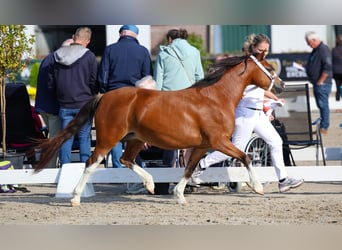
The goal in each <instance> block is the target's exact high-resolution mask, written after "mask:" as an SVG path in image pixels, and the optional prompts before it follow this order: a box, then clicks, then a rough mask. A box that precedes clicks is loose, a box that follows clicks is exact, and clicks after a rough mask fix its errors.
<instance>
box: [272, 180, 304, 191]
mask: <svg viewBox="0 0 342 250" xmlns="http://www.w3.org/2000/svg"><path fill="white" fill-rule="evenodd" d="M303 183H304V180H303V179H300V180H297V179H294V178H290V177H287V178H286V179H285V180H284V181H282V182H279V184H278V187H279V192H280V193H284V192H286V191H289V190H290V189H291V188H296V187H299V186H300V185H302V184H303Z"/></svg>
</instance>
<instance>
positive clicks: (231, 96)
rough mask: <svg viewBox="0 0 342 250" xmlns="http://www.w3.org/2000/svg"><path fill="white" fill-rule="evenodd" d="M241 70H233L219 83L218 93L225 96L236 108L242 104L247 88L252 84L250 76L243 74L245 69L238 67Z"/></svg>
mask: <svg viewBox="0 0 342 250" xmlns="http://www.w3.org/2000/svg"><path fill="white" fill-rule="evenodd" d="M238 68H239V69H238V70H236V69H233V70H230V71H228V72H227V73H226V74H225V75H224V76H223V77H222V78H221V80H220V81H219V82H218V84H217V87H218V92H219V93H220V95H223V96H224V97H225V99H226V100H227V98H228V100H229V101H230V102H231V103H232V104H233V105H234V106H235V107H236V106H237V105H238V103H239V102H240V100H241V98H242V96H243V92H244V91H245V88H246V87H247V85H249V83H250V81H251V80H250V76H249V74H248V73H247V71H246V72H244V73H243V74H241V72H243V70H244V68H242V67H238Z"/></svg>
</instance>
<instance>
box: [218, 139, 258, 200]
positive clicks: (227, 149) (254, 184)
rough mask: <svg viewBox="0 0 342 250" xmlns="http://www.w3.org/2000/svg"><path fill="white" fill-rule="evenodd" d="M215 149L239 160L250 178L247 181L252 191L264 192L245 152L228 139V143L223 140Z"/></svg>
mask: <svg viewBox="0 0 342 250" xmlns="http://www.w3.org/2000/svg"><path fill="white" fill-rule="evenodd" d="M215 149H216V150H219V151H221V152H223V153H224V154H226V155H229V156H232V157H233V158H235V159H238V160H240V161H241V162H242V163H243V164H244V165H245V167H246V168H247V171H248V174H249V179H250V183H249V184H250V188H252V189H253V191H254V192H256V193H257V194H261V195H263V194H264V190H263V186H262V185H261V183H260V181H259V180H258V177H257V175H256V173H255V170H254V168H253V166H252V162H251V160H250V159H249V156H248V155H247V154H246V153H244V152H242V151H241V150H240V149H238V148H237V147H236V146H235V145H234V144H233V143H232V142H231V141H228V143H227V142H225V144H224V145H223V146H222V147H221V148H215Z"/></svg>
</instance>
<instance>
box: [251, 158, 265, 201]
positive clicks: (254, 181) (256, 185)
mask: <svg viewBox="0 0 342 250" xmlns="http://www.w3.org/2000/svg"><path fill="white" fill-rule="evenodd" d="M248 174H249V179H250V185H251V188H252V189H253V190H254V192H256V193H257V194H261V195H263V194H264V188H263V186H262V185H261V182H260V181H259V179H258V177H257V175H256V173H255V171H254V168H253V166H252V163H250V164H249V168H248Z"/></svg>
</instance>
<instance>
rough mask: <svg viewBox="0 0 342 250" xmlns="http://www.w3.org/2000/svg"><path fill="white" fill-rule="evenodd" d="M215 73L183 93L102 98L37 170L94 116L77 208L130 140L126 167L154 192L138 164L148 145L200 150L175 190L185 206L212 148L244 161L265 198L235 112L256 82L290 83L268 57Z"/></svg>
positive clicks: (234, 62) (129, 92) (228, 63)
mask: <svg viewBox="0 0 342 250" xmlns="http://www.w3.org/2000/svg"><path fill="white" fill-rule="evenodd" d="M213 69H214V70H213V72H212V73H210V74H209V75H207V76H206V77H205V78H204V79H203V80H200V81H198V82H197V83H195V84H194V85H193V86H191V87H189V88H187V89H183V90H178V91H157V90H151V89H142V88H135V87H132V88H130V87H125V88H120V89H117V90H113V91H109V92H107V93H106V94H100V95H97V96H96V97H94V99H93V100H91V101H89V102H88V103H87V104H85V105H84V107H82V109H81V110H80V112H79V113H78V115H77V116H76V117H75V118H74V120H72V121H71V122H70V124H69V125H68V126H67V127H66V128H65V129H64V130H62V131H61V132H60V133H59V134H57V135H56V136H55V137H53V138H50V139H48V140H46V141H43V142H41V143H40V144H39V145H37V147H36V149H38V150H40V151H41V159H40V161H39V162H37V164H34V165H33V168H34V169H35V171H39V170H41V169H43V168H44V167H46V165H47V163H48V162H49V161H50V159H51V157H52V156H53V155H54V153H55V152H56V151H57V150H58V149H59V148H60V147H61V145H62V144H63V143H64V142H65V141H66V140H67V139H68V138H70V137H71V136H73V135H74V134H75V133H76V132H77V131H78V130H79V129H80V128H81V127H82V125H83V124H84V123H85V122H86V121H87V120H89V119H92V118H93V117H94V119H95V129H96V147H95V150H94V152H93V153H92V155H91V156H90V158H89V159H88V161H87V162H86V168H85V170H84V173H83V175H82V177H81V179H80V181H79V183H78V185H77V186H76V188H75V190H74V197H73V198H72V199H71V205H72V206H79V205H80V202H81V199H80V196H81V194H82V191H83V189H84V187H85V184H86V183H87V181H88V179H89V176H90V175H91V173H92V172H93V171H94V170H95V169H96V167H97V166H99V164H100V163H101V161H102V160H103V159H104V157H105V156H106V154H107V153H108V152H109V151H110V149H111V148H112V147H113V146H115V145H116V144H117V143H118V142H119V141H120V140H122V139H124V140H126V141H127V146H126V148H125V151H124V153H123V155H122V158H121V162H122V164H124V165H126V166H127V167H129V168H130V169H132V170H133V171H134V172H136V173H137V174H138V175H139V176H140V178H141V179H142V181H143V183H144V186H145V188H146V189H147V191H149V192H150V193H152V194H153V193H154V182H153V178H152V176H151V175H150V174H149V173H148V172H146V171H145V170H144V169H143V168H141V167H140V166H138V165H137V164H136V163H135V157H136V156H137V154H138V153H139V152H140V151H141V150H142V148H143V145H144V143H145V142H147V143H148V144H150V145H154V146H157V147H159V148H164V149H179V148H194V150H193V152H192V155H191V157H190V159H189V162H188V166H187V167H186V168H185V172H184V176H183V177H182V179H181V180H180V181H179V183H178V184H177V185H176V187H175V189H174V195H175V196H176V198H177V201H178V203H180V204H184V203H186V200H185V198H184V189H185V186H186V184H187V181H188V179H189V178H190V177H191V175H192V173H193V171H194V169H195V167H196V165H197V163H198V162H199V160H200V159H201V158H202V157H203V156H204V155H205V153H206V152H208V150H209V149H213V150H218V151H221V152H223V153H224V154H227V155H229V156H232V157H233V158H235V159H238V160H240V161H241V162H242V163H243V164H244V166H245V167H246V168H247V170H248V173H249V176H250V185H251V188H252V189H253V190H254V191H255V192H256V193H259V194H263V187H262V185H261V184H260V182H259V181H258V179H257V177H256V174H255V172H254V170H253V167H252V165H251V161H250V159H249V157H248V156H247V155H246V154H245V153H244V152H242V151H241V150H239V149H238V148H237V147H235V146H234V145H233V144H232V142H231V140H230V139H231V136H232V133H233V130H234V123H235V119H234V118H235V108H236V106H237V105H238V103H239V101H240V99H241V97H242V95H243V92H244V89H245V87H246V86H247V85H248V84H250V83H253V84H255V85H257V86H258V87H260V88H263V89H265V90H267V89H271V88H272V89H275V87H274V86H276V87H277V88H276V89H278V90H279V89H281V90H282V89H283V88H284V82H282V81H281V79H279V78H278V77H277V76H276V75H275V73H274V72H273V71H271V66H270V65H269V64H268V63H267V61H266V60H264V54H256V55H255V56H254V55H251V56H241V57H231V58H228V59H226V60H224V61H222V62H220V63H218V64H216V65H214V68H213ZM270 72H271V73H270ZM31 153H32V152H31Z"/></svg>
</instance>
